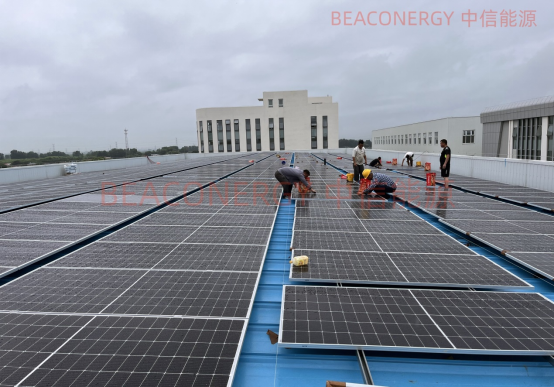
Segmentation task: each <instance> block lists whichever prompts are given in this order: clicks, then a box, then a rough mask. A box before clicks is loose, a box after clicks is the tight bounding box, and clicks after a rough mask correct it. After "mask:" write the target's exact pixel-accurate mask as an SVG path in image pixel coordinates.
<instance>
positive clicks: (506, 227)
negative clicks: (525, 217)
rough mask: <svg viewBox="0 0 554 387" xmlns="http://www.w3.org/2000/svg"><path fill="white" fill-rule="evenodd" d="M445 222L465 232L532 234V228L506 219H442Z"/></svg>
mask: <svg viewBox="0 0 554 387" xmlns="http://www.w3.org/2000/svg"><path fill="white" fill-rule="evenodd" d="M442 222H443V223H444V224H447V225H450V226H452V227H455V228H457V229H458V230H462V231H464V232H470V233H475V232H484V233H512V234H531V233H533V232H532V231H531V230H528V229H525V228H523V227H519V226H518V225H516V224H514V223H511V222H508V221H505V220H500V219H499V220H454V219H449V220H442Z"/></svg>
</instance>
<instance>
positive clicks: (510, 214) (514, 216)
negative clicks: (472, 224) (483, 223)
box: [485, 210, 554, 224]
mask: <svg viewBox="0 0 554 387" xmlns="http://www.w3.org/2000/svg"><path fill="white" fill-rule="evenodd" d="M485 212H486V213H488V214H491V215H494V216H496V217H498V218H500V219H506V220H516V221H517V220H534V221H544V222H554V217H553V216H551V215H546V214H541V213H538V212H536V211H529V210H524V211H485ZM553 224H554V223H553Z"/></svg>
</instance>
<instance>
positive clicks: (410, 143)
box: [410, 134, 412, 145]
mask: <svg viewBox="0 0 554 387" xmlns="http://www.w3.org/2000/svg"><path fill="white" fill-rule="evenodd" d="M410 145H412V135H411V134H410Z"/></svg>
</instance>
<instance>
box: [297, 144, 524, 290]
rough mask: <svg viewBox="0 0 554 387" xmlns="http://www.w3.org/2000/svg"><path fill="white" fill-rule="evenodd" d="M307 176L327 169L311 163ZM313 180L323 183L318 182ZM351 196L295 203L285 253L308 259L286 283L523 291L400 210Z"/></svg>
mask: <svg viewBox="0 0 554 387" xmlns="http://www.w3.org/2000/svg"><path fill="white" fill-rule="evenodd" d="M296 157H297V158H299V159H300V160H302V156H301V155H300V156H299V155H298V154H297V155H296ZM311 170H312V171H313V172H316V173H320V171H321V170H324V171H326V169H324V167H322V166H321V165H320V163H315V162H312V163H311ZM313 172H312V173H313ZM379 172H381V171H379ZM385 173H387V172H385ZM334 174H336V172H335V173H334ZM388 174H390V176H391V177H393V178H396V179H398V180H401V179H404V180H405V177H402V176H400V175H398V174H392V173H390V172H389V173H388ZM395 175H396V176H395ZM317 181H318V182H320V183H319V184H320V185H321V184H322V183H326V180H325V179H323V178H320V177H319V176H318V177H317ZM340 181H341V182H342V184H344V185H347V183H346V182H344V180H342V179H341V180H340ZM350 186H351V187H355V185H350ZM321 188H323V187H321ZM335 190H337V191H338V188H335ZM316 196H317V197H318V198H319V194H317V195H316ZM356 197H357V198H358V199H357V200H327V199H320V200H316V199H315V198H312V199H311V200H303V201H301V200H297V203H296V216H295V223H294V233H293V239H292V244H291V247H292V248H293V249H294V255H307V256H308V257H309V259H310V260H309V265H308V266H297V267H295V266H291V270H290V278H291V279H293V280H295V281H311V282H333V283H337V282H339V283H364V284H386V285H390V284H402V285H414V286H415V285H417V286H447V287H464V288H468V287H472V288H487V289H493V288H496V289H505V288H520V289H521V288H526V287H529V286H530V285H529V284H527V283H526V282H525V281H522V280H521V279H519V278H518V277H516V276H514V275H513V274H511V273H510V272H508V271H507V270H505V269H503V268H502V267H500V266H498V265H496V264H495V263H493V262H492V261H490V260H489V259H487V258H486V257H484V256H481V255H477V254H475V253H474V252H473V250H471V249H469V248H467V247H466V246H464V245H462V244H461V243H459V242H458V241H456V240H455V239H453V238H451V237H450V236H448V235H446V234H444V233H443V232H442V231H440V230H439V229H437V228H435V227H433V226H431V225H430V224H429V223H427V222H426V221H424V220H423V219H421V218H420V217H418V216H416V215H414V213H413V212H411V211H408V210H406V209H405V208H404V207H402V206H400V205H399V204H397V203H391V202H380V201H377V200H374V199H370V200H365V199H363V200H362V199H360V197H359V196H357V195H356Z"/></svg>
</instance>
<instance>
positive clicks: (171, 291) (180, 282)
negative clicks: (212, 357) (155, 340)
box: [104, 271, 258, 317]
mask: <svg viewBox="0 0 554 387" xmlns="http://www.w3.org/2000/svg"><path fill="white" fill-rule="evenodd" d="M257 278H258V273H235V272H190V271H180V272H179V271H150V272H148V273H146V275H145V276H144V277H143V278H141V279H140V280H139V281H138V282H137V283H135V284H133V285H132V286H131V287H130V288H129V290H128V291H126V292H125V293H123V294H121V296H120V297H118V298H117V299H116V300H114V301H113V302H112V303H111V304H110V306H108V307H107V308H106V309H105V310H104V312H105V313H112V314H145V315H182V316H214V317H247V315H248V310H249V307H250V303H251V301H252V296H253V294H254V290H255V286H256V281H257Z"/></svg>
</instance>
